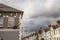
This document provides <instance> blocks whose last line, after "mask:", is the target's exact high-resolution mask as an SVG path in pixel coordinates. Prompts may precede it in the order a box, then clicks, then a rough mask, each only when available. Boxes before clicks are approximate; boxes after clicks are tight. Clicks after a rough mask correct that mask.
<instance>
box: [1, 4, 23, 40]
mask: <svg viewBox="0 0 60 40" xmlns="http://www.w3.org/2000/svg"><path fill="white" fill-rule="evenodd" d="M22 16H23V11H20V10H17V9H15V8H12V7H10V6H8V5H5V4H0V40H21V37H20V36H19V35H20V28H21V27H20V25H21V19H22Z"/></svg>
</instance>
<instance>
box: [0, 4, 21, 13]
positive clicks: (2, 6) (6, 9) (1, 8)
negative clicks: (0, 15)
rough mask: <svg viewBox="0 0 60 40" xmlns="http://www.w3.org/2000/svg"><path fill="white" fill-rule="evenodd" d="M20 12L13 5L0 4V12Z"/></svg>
mask: <svg viewBox="0 0 60 40" xmlns="http://www.w3.org/2000/svg"><path fill="white" fill-rule="evenodd" d="M3 11H4V12H22V11H20V10H18V9H15V8H13V7H10V6H8V5H5V4H0V12H3Z"/></svg>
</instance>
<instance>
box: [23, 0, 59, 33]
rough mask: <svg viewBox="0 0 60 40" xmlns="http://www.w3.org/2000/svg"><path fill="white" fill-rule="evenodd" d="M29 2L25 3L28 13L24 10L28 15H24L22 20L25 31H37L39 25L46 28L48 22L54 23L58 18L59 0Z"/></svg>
mask: <svg viewBox="0 0 60 40" xmlns="http://www.w3.org/2000/svg"><path fill="white" fill-rule="evenodd" d="M29 4H30V5H26V6H27V7H26V8H27V10H28V13H27V12H26V11H27V10H26V11H25V12H26V13H27V14H28V15H27V16H24V17H25V19H24V20H25V21H24V22H23V23H24V24H23V27H24V28H23V30H24V31H25V32H27V33H28V32H34V31H38V30H39V29H40V27H43V28H46V27H47V26H48V25H49V24H55V23H56V20H60V6H59V5H60V4H59V0H45V1H44V0H43V1H34V2H33V3H32V2H29ZM28 7H29V8H28ZM28 20H29V21H28Z"/></svg>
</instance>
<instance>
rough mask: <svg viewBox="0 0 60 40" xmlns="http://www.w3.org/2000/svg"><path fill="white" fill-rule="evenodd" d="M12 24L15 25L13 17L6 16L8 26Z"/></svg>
mask: <svg viewBox="0 0 60 40" xmlns="http://www.w3.org/2000/svg"><path fill="white" fill-rule="evenodd" d="M13 26H15V18H14V17H9V18H8V27H13Z"/></svg>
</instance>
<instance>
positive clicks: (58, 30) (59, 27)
mask: <svg viewBox="0 0 60 40" xmlns="http://www.w3.org/2000/svg"><path fill="white" fill-rule="evenodd" d="M35 34H36V35H37V36H36V35H35V36H27V37H24V38H22V39H24V40H31V39H33V38H34V37H36V39H34V40H60V20H58V21H57V24H56V25H48V28H46V29H43V30H39V31H38V32H36V33H35ZM32 35H34V34H32ZM29 38H30V39H29Z"/></svg>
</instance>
